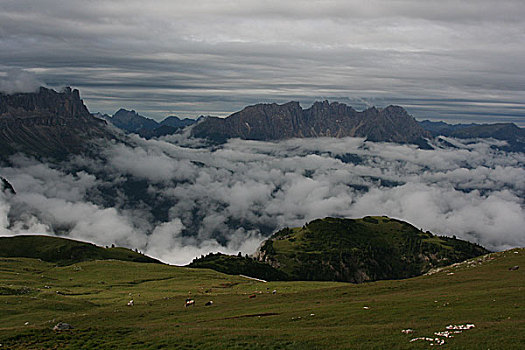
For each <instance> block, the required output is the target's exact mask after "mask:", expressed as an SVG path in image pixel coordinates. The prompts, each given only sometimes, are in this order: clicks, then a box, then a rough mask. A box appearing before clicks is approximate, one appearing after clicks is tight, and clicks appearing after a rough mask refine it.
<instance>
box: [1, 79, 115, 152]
mask: <svg viewBox="0 0 525 350" xmlns="http://www.w3.org/2000/svg"><path fill="white" fill-rule="evenodd" d="M100 138H105V139H108V138H113V135H112V134H111V132H110V131H109V130H108V129H107V127H106V122H105V121H104V120H101V119H98V118H94V117H93V116H92V115H91V114H90V113H89V111H88V109H87V107H86V106H85V105H84V103H83V101H82V100H81V99H80V94H79V92H78V90H76V89H75V90H72V89H71V88H69V87H67V88H65V89H64V90H63V91H61V92H56V91H54V90H52V89H47V88H44V87H41V88H40V89H39V90H38V92H36V93H16V94H12V95H6V94H3V93H0V157H2V158H5V157H7V156H9V155H12V154H14V153H17V152H23V153H25V154H29V155H34V156H45V157H54V158H63V157H66V156H68V155H69V154H71V153H81V152H84V151H86V150H88V149H89V148H90V147H91V146H92V143H91V140H94V139H100Z"/></svg>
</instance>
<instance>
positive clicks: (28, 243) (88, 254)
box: [0, 235, 160, 265]
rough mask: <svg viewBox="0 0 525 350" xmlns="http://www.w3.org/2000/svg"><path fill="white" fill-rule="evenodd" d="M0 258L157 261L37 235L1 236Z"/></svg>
mask: <svg viewBox="0 0 525 350" xmlns="http://www.w3.org/2000/svg"><path fill="white" fill-rule="evenodd" d="M0 257H24V258H34V259H41V260H43V261H48V262H54V263H57V264H59V265H70V264H74V263H77V262H80V261H86V260H106V259H114V260H124V261H135V262H148V263H160V262H159V261H158V260H156V259H153V258H150V257H149V256H146V255H143V254H140V253H137V252H134V251H132V250H130V249H127V248H121V247H113V248H102V247H98V246H96V245H94V244H91V243H86V242H80V241H74V240H71V239H66V238H60V237H52V236H37V235H23V236H22V235H21V236H13V237H0Z"/></svg>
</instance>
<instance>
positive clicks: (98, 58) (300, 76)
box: [0, 0, 525, 126]
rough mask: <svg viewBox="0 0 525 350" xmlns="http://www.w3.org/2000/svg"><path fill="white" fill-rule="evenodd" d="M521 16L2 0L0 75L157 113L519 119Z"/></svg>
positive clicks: (510, 3)
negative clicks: (261, 111)
mask: <svg viewBox="0 0 525 350" xmlns="http://www.w3.org/2000/svg"><path fill="white" fill-rule="evenodd" d="M524 17H525V4H524V3H523V1H520V0H505V1H498V2H494V1H492V0H479V1H475V2H465V1H459V0H447V1H424V2H422V1H418V0H402V1H387V0H381V1H380V0H374V1H367V2H366V3H363V2H362V1H346V0H345V1H343V0H341V1H337V0H333V1H309V2H307V3H305V2H304V1H298V0H291V1H259V0H246V1H242V2H239V1H233V0H232V1H220V2H217V1H198V2H196V1H189V0H188V1H186V0H183V1H176V2H173V1H167V0H162V1H155V3H154V4H153V3H152V4H144V2H142V1H135V0H126V1H123V0H122V1H111V2H108V1H101V0H95V1H74V0H72V1H67V2H64V1H61V0H48V1H45V2H44V1H40V2H36V3H35V1H30V0H4V1H2V2H1V4H0V62H2V63H1V64H0V71H5V70H6V69H9V68H12V67H18V68H23V69H25V70H27V71H31V72H33V73H35V74H37V76H38V77H39V78H40V79H41V80H43V81H45V82H46V83H48V84H49V85H50V86H63V85H72V86H74V87H77V88H80V89H81V91H82V92H83V96H84V98H85V99H86V102H87V103H88V106H89V107H90V109H91V110H93V111H101V112H105V113H113V112H114V111H115V110H116V109H118V108H119V107H126V108H129V109H135V110H137V111H139V112H140V113H141V114H143V115H147V116H151V117H155V118H157V119H160V118H162V117H164V116H166V115H168V114H178V115H183V116H186V115H188V116H194V117H195V116H197V115H198V114H212V115H228V114H230V113H232V112H234V111H237V110H239V109H241V108H242V107H244V106H245V105H247V104H253V103H258V102H271V101H273V102H285V101H288V100H292V99H293V100H297V101H300V102H302V103H303V104H304V105H305V106H307V105H309V104H310V103H311V102H312V101H313V100H319V99H326V98H328V99H332V100H338V101H341V102H346V103H349V104H351V105H354V106H355V107H357V108H363V107H365V106H366V105H369V104H375V105H378V106H386V105H388V104H392V103H394V104H400V105H403V106H405V107H407V108H408V110H409V111H410V112H411V113H413V114H414V115H415V116H416V117H417V118H438V119H449V120H467V121H468V120H477V121H489V120H490V121H494V120H504V121H515V122H517V123H518V124H521V125H522V126H524V125H525V122H524V118H525V104H524V101H523V98H522V96H523V95H524V88H523V86H525V84H523V82H524V81H525V69H524V66H523V64H522V61H523V57H525V39H524V36H523V32H524V31H525V22H524V21H523V18H524Z"/></svg>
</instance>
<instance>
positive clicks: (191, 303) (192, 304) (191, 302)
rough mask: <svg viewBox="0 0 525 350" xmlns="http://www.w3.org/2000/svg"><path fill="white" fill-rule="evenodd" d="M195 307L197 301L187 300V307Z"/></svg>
mask: <svg viewBox="0 0 525 350" xmlns="http://www.w3.org/2000/svg"><path fill="white" fill-rule="evenodd" d="M194 305H195V300H193V299H190V298H188V299H186V305H185V306H186V307H188V306H194Z"/></svg>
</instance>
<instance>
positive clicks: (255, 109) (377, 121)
mask: <svg viewBox="0 0 525 350" xmlns="http://www.w3.org/2000/svg"><path fill="white" fill-rule="evenodd" d="M192 135H193V136H194V137H201V138H208V139H211V140H214V141H219V142H222V141H224V140H226V139H228V138H241V139H248V140H283V139H288V138H293V137H300V138H304V137H322V136H327V137H346V136H354V137H366V138H367V140H370V141H388V142H397V143H412V144H418V145H420V146H422V147H424V148H428V144H427V143H426V141H425V138H426V137H430V133H429V132H428V131H426V130H424V129H423V128H422V127H421V126H420V125H419V124H418V123H417V121H416V120H415V119H414V118H413V117H412V116H410V115H409V114H408V113H407V112H406V110H405V109H403V108H402V107H399V106H388V107H386V108H375V107H372V108H369V109H366V110H364V111H361V112H360V111H356V110H355V109H353V108H352V107H350V106H347V105H346V104H344V103H338V102H332V103H329V102H328V101H323V102H315V103H314V104H313V105H312V106H311V107H310V108H308V109H303V108H302V107H301V106H300V105H299V103H298V102H288V103H285V104H282V105H278V104H276V103H272V104H257V105H253V106H248V107H246V108H244V109H243V110H242V111H240V112H236V113H234V114H232V115H230V116H229V117H227V118H224V119H221V118H214V117H210V118H207V119H206V120H204V121H203V122H201V123H199V124H197V125H196V126H195V127H194V128H193V130H192Z"/></svg>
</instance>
